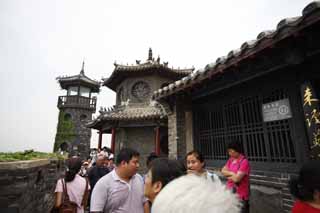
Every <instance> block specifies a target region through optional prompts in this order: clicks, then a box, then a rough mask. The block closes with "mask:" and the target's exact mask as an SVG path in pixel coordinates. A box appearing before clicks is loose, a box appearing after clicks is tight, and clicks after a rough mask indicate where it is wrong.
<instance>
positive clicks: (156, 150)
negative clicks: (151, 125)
mask: <svg viewBox="0 0 320 213" xmlns="http://www.w3.org/2000/svg"><path fill="white" fill-rule="evenodd" d="M155 139H156V141H155V152H156V155H160V127H156V137H155Z"/></svg>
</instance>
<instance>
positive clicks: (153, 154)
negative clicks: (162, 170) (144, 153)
mask: <svg viewBox="0 0 320 213" xmlns="http://www.w3.org/2000/svg"><path fill="white" fill-rule="evenodd" d="M158 157H159V156H158V155H157V154H156V153H154V152H151V153H150V155H149V156H148V157H147V161H146V165H147V167H149V166H150V163H151V162H152V161H153V160H154V159H157V158H158Z"/></svg>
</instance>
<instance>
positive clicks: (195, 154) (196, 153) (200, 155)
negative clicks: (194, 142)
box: [185, 150, 206, 167]
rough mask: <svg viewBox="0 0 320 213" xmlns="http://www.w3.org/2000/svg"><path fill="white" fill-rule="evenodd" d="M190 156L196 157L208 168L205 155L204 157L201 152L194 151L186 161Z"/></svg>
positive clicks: (188, 154) (189, 153)
mask: <svg viewBox="0 0 320 213" xmlns="http://www.w3.org/2000/svg"><path fill="white" fill-rule="evenodd" d="M190 155H194V156H195V157H196V158H197V159H198V160H199V161H200V163H204V165H203V167H205V166H206V164H205V161H204V158H203V155H202V153H201V152H199V151H197V150H192V151H190V152H188V153H187V155H186V157H185V160H187V157H188V156H190Z"/></svg>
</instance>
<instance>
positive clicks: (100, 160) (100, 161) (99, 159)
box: [96, 154, 108, 167]
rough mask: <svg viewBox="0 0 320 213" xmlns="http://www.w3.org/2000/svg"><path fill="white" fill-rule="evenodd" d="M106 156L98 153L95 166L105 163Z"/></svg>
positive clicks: (101, 165)
mask: <svg viewBox="0 0 320 213" xmlns="http://www.w3.org/2000/svg"><path fill="white" fill-rule="evenodd" d="M107 160H108V159H107V157H106V156H105V155H104V154H98V155H97V161H96V166H97V167H103V166H105V164H106V161H107ZM107 164H108V163H107Z"/></svg>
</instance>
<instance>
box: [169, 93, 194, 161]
mask: <svg viewBox="0 0 320 213" xmlns="http://www.w3.org/2000/svg"><path fill="white" fill-rule="evenodd" d="M185 104H186V102H185V101H184V100H183V99H182V98H181V97H176V100H175V104H174V105H173V107H172V111H171V113H170V114H169V115H168V148H169V158H172V159H178V158H184V156H185V155H186V154H187V144H186V115H185V109H186V108H188V109H189V108H190V106H189V105H188V106H186V105H185ZM189 149H190V147H189Z"/></svg>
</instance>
